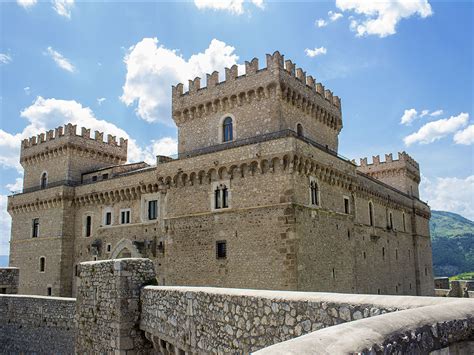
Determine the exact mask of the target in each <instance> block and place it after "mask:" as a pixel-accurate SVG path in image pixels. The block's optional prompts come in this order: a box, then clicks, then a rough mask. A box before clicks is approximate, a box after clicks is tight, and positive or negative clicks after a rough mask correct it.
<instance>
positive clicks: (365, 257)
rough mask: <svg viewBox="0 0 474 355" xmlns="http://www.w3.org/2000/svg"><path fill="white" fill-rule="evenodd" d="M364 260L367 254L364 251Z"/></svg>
mask: <svg viewBox="0 0 474 355" xmlns="http://www.w3.org/2000/svg"><path fill="white" fill-rule="evenodd" d="M364 259H367V254H366V253H365V251H364Z"/></svg>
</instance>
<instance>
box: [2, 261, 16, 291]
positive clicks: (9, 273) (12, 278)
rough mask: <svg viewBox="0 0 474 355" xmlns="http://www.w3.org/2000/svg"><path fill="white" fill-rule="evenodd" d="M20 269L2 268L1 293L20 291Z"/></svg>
mask: <svg viewBox="0 0 474 355" xmlns="http://www.w3.org/2000/svg"><path fill="white" fill-rule="evenodd" d="M19 278H20V269H18V268H16V267H2V268H0V294H15V293H18V282H19Z"/></svg>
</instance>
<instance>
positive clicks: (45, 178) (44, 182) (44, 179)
mask: <svg viewBox="0 0 474 355" xmlns="http://www.w3.org/2000/svg"><path fill="white" fill-rule="evenodd" d="M46 187H48V174H47V173H46V172H44V173H43V174H41V188H42V189H45V188H46Z"/></svg>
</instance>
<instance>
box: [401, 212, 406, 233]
mask: <svg viewBox="0 0 474 355" xmlns="http://www.w3.org/2000/svg"><path fill="white" fill-rule="evenodd" d="M402 222H403V231H404V232H406V231H407V226H406V224H405V213H403V214H402Z"/></svg>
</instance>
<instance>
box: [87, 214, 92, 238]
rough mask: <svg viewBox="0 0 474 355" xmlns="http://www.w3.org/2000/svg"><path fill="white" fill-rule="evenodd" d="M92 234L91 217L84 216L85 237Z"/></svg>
mask: <svg viewBox="0 0 474 355" xmlns="http://www.w3.org/2000/svg"><path fill="white" fill-rule="evenodd" d="M91 234H92V217H91V216H87V217H86V237H90V236H91Z"/></svg>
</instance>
